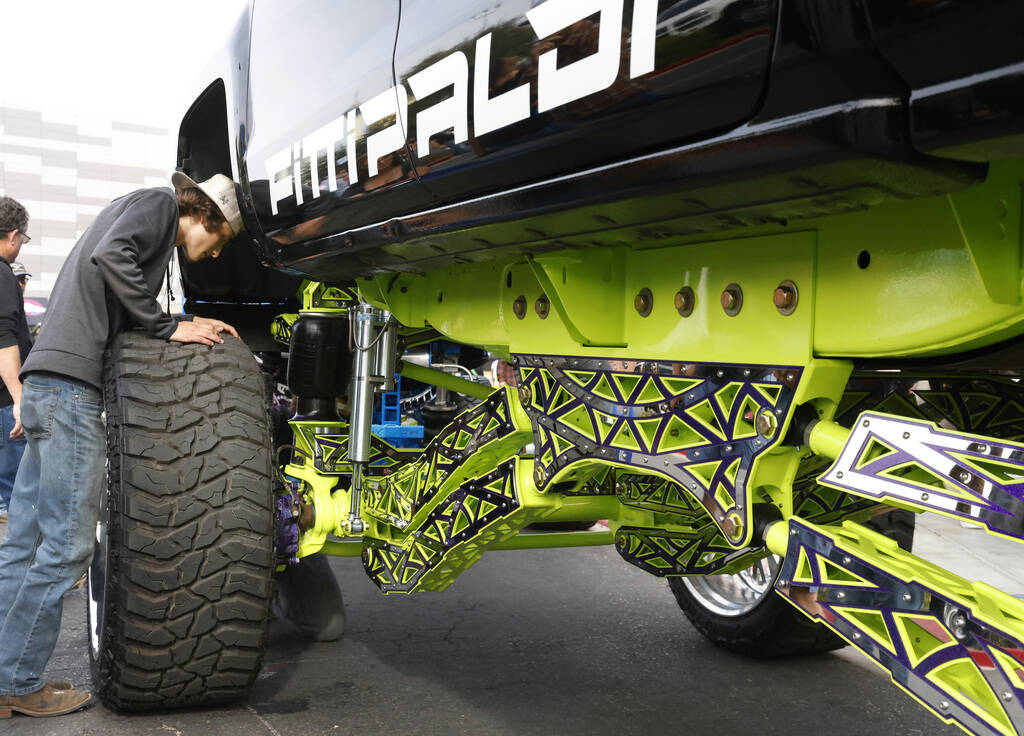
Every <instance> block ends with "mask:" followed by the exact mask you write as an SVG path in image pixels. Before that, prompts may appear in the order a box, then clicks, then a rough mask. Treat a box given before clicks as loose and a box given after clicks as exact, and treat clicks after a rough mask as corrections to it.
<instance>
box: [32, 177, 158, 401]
mask: <svg viewBox="0 0 1024 736" xmlns="http://www.w3.org/2000/svg"><path fill="white" fill-rule="evenodd" d="M177 233H178V200H177V198H176V197H175V195H174V191H173V190H172V189H165V188H158V189H139V190H137V191H134V192H132V193H131V194H126V195H125V196H123V197H121V198H120V199H115V200H114V201H113V202H111V203H110V204H109V205H107V206H106V207H105V208H103V210H102V211H101V212H100V213H99V215H97V216H96V219H95V221H93V223H92V224H91V225H90V226H89V228H88V229H87V230H86V231H85V233H83V234H82V237H81V238H80V239H79V241H78V243H77V244H76V245H75V247H74V248H72V250H71V253H70V254H69V255H68V258H67V260H66V261H65V262H64V265H63V267H62V268H61V269H60V274H59V275H58V276H57V283H56V284H55V285H54V287H53V292H52V293H51V294H50V303H49V305H47V308H46V317H45V319H44V320H43V325H42V328H41V329H40V332H39V337H38V339H37V340H36V344H35V346H34V347H33V348H32V352H31V353H30V354H29V356H28V360H26V361H25V364H24V365H23V366H22V369H21V377H22V380H24V378H25V376H26V375H28V374H29V373H33V372H35V371H45V372H47V373H56V374H59V375H64V376H69V377H71V378H77V379H78V380H80V381H85V382H86V383H89V384H92V385H93V386H96V387H97V388H101V389H102V387H103V351H104V350H105V349H106V347H107V345H108V344H109V343H110V341H111V340H112V339H113V337H114V336H115V335H116V334H117V333H118V332H120V331H121V330H124V329H127V328H129V327H133V326H139V327H143V328H145V329H146V330H148V331H149V332H150V333H151V334H152V335H153V336H154V337H158V338H161V339H164V340H166V339H167V338H169V337H170V336H171V334H172V333H173V332H174V330H175V328H176V327H177V325H178V321H177V320H176V319H175V318H174V317H172V316H171V315H169V314H166V313H165V312H163V311H162V310H161V309H160V304H159V303H158V302H157V295H158V294H159V293H160V283H161V281H162V280H163V278H164V275H165V273H166V271H167V263H168V262H169V261H170V258H171V253H172V252H173V251H174V238H175V237H176V236H177Z"/></svg>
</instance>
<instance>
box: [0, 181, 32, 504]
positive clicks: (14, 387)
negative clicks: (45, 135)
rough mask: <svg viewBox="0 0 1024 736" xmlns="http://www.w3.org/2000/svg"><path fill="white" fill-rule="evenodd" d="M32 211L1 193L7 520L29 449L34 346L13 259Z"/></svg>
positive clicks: (1, 437)
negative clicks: (27, 390) (25, 387)
mask: <svg viewBox="0 0 1024 736" xmlns="http://www.w3.org/2000/svg"><path fill="white" fill-rule="evenodd" d="M27 229H28V211H27V210H26V209H25V207H24V206H23V205H22V204H21V203H20V202H18V201H17V200H14V199H11V198H10V197H0V520H6V517H7V507H8V506H9V505H10V502H11V489H12V488H13V487H14V477H15V475H17V473H18V464H19V463H20V462H21V456H22V453H24V452H25V434H24V432H23V431H22V428H21V417H20V415H19V405H20V404H21V379H20V378H19V377H18V374H19V373H21V364H22V363H24V362H25V358H26V357H27V356H28V351H29V349H30V348H31V347H32V340H31V338H30V337H29V332H28V322H26V321H25V300H24V297H23V295H22V293H23V292H22V289H23V287H22V286H20V285H19V284H18V280H17V278H16V277H15V275H14V272H13V271H12V270H11V263H13V262H14V260H15V259H16V258H17V257H18V254H19V253H20V252H21V246H23V245H24V244H25V243H27V242H28V241H29V240H30V238H29V236H28V233H27V232H26V230H27Z"/></svg>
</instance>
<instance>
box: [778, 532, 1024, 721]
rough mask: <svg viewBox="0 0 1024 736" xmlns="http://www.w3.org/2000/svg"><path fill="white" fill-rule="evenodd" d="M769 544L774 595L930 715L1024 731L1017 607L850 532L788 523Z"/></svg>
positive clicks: (1023, 604)
mask: <svg viewBox="0 0 1024 736" xmlns="http://www.w3.org/2000/svg"><path fill="white" fill-rule="evenodd" d="M768 537H769V546H770V548H771V549H772V550H773V551H775V552H776V553H778V552H781V551H782V548H783V547H784V548H785V559H784V561H783V565H782V569H781V572H780V573H779V578H778V580H777V581H776V590H777V591H778V592H779V593H780V594H781V595H782V596H783V597H784V598H786V600H788V601H789V602H790V603H792V604H793V605H794V606H796V607H797V608H799V609H800V610H801V611H803V612H804V613H805V614H806V615H808V616H809V617H811V618H812V619H815V620H817V621H820V622H822V623H824V624H826V625H827V626H828V627H829V628H831V629H833V630H834V631H835V632H836V633H838V634H839V635H840V636H842V637H843V638H844V639H846V640H847V641H849V642H850V643H851V644H853V645H854V646H855V647H857V648H858V649H860V650H861V651H862V652H864V653H865V654H867V655H868V656H869V657H870V658H871V659H872V660H874V661H875V662H876V663H877V664H879V665H880V666H881V667H882V668H883V669H885V670H888V672H889V673H890V675H891V677H892V680H893V682H894V683H896V684H897V685H899V686H900V687H901V688H903V689H904V690H906V691H907V692H908V693H910V694H911V695H912V696H913V697H914V698H915V699H917V700H918V701H919V702H921V703H922V704H924V705H925V706H926V707H928V708H929V709H930V710H932V711H933V712H934V713H935V714H936V715H938V716H939V717H940V718H942V719H943V720H945V721H947V722H954V723H957V724H958V725H960V726H961V727H962V728H964V729H965V730H967V731H968V732H970V733H975V734H1006V735H1009V734H1017V733H1020V732H1021V731H1024V643H1022V642H1024V601H1020V600H1017V599H1016V598H1013V597H1012V596H1010V595H1007V594H1006V593H1003V592H1002V591H999V590H997V589H995V588H993V587H991V586H989V585H986V584H984V583H977V582H969V581H967V580H964V579H963V578H960V577H958V576H956V575H953V574H952V573H950V572H948V571H946V570H943V569H942V568H939V567H937V566H935V565H933V564H931V563H929V562H927V561H925V560H922V559H920V558H918V557H915V556H914V555H912V554H910V553H909V552H904V551H903V550H901V549H900V548H899V546H898V545H897V544H896V542H895V541H894V540H892V539H889V538H887V537H885V536H883V535H881V534H878V533H877V532H874V531H872V530H870V529H867V528H865V527H863V526H860V525H859V524H854V523H852V522H846V523H844V524H843V525H842V526H817V525H815V524H812V523H810V522H806V521H804V520H801V519H798V518H791V519H790V520H789V521H788V525H787V524H784V523H781V522H780V523H779V524H778V525H777V526H776V527H775V528H773V529H771V530H770V532H769V535H768Z"/></svg>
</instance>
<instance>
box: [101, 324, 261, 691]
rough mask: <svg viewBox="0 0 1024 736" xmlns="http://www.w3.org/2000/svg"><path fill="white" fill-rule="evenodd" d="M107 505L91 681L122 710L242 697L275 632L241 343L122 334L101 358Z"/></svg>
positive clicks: (247, 357)
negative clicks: (203, 342)
mask: <svg viewBox="0 0 1024 736" xmlns="http://www.w3.org/2000/svg"><path fill="white" fill-rule="evenodd" d="M106 363H107V365H106V372H105V381H106V387H105V392H104V393H105V401H106V413H107V445H108V481H109V484H108V495H107V502H106V504H105V508H104V509H103V512H102V514H101V517H102V518H101V521H100V524H99V527H98V533H97V548H96V554H95V557H94V559H93V563H92V566H91V568H90V570H89V581H88V591H89V616H88V619H89V622H88V623H89V641H90V646H89V650H90V660H91V664H92V673H93V682H94V686H95V688H96V691H97V693H98V695H99V697H100V698H101V699H102V700H103V702H104V703H106V704H107V705H109V706H111V707H113V708H116V709H118V710H123V711H139V710H148V709H152V708H171V707H183V706H196V705H209V704H212V703H219V702H224V701H229V700H233V699H235V698H238V697H240V696H242V695H244V694H245V693H246V692H247V691H248V689H249V687H250V685H252V683H253V681H254V680H255V679H256V676H257V674H258V673H259V670H260V661H261V657H262V654H263V649H264V646H265V644H266V639H267V630H268V624H269V621H270V599H271V576H272V574H273V569H274V558H273V548H272V545H273V534H272V531H273V523H274V522H273V487H272V478H271V465H270V437H269V429H268V421H267V401H266V396H265V390H264V385H263V378H262V376H261V375H260V371H259V367H258V365H257V364H256V362H255V359H254V358H253V356H252V354H251V353H250V352H249V351H248V350H247V349H246V347H245V345H244V344H243V343H242V342H241V341H239V340H237V339H235V338H232V337H228V338H227V339H226V340H225V342H224V344H222V345H216V346H213V347H207V346H203V345H180V344H176V343H169V342H166V341H163V340H156V339H154V338H151V337H149V336H148V335H145V334H141V333H124V334H122V335H119V336H118V338H117V339H116V341H115V342H114V345H113V347H112V348H111V350H110V352H109V353H108V356H107V361H106Z"/></svg>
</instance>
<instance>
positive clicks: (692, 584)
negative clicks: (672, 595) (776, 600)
mask: <svg viewBox="0 0 1024 736" xmlns="http://www.w3.org/2000/svg"><path fill="white" fill-rule="evenodd" d="M781 567H782V558H781V557H779V556H777V555H769V556H767V557H765V558H764V559H763V560H761V561H759V562H755V563H754V564H753V565H751V566H750V567H748V568H747V569H746V570H743V571H741V572H738V573H736V574H734V575H708V576H706V577H685V578H683V579H682V580H683V585H685V586H686V589H687V590H689V591H690V594H691V595H692V596H693V597H694V599H695V600H696V601H697V602H698V603H699V604H700V605H702V606H703V607H704V608H706V609H707V610H708V611H710V612H712V613H715V614H718V615H719V616H742V615H743V614H745V613H749V612H750V611H752V610H754V609H755V608H757V606H758V605H760V603H761V601H763V600H764V599H765V598H766V597H767V596H769V595H771V592H772V586H773V585H774V584H775V578H777V577H778V575H779V569H780V568H781Z"/></svg>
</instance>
